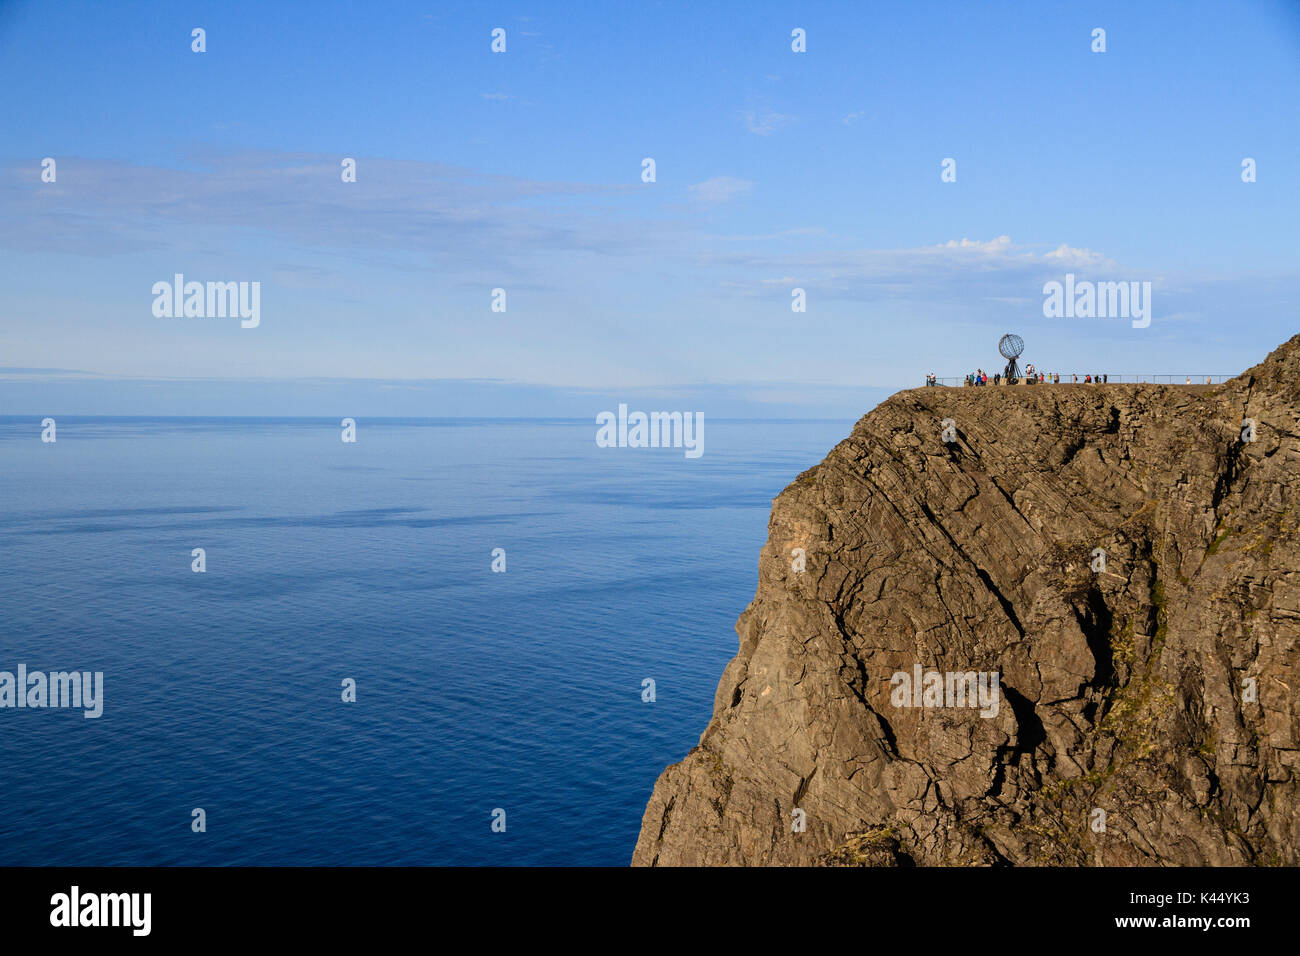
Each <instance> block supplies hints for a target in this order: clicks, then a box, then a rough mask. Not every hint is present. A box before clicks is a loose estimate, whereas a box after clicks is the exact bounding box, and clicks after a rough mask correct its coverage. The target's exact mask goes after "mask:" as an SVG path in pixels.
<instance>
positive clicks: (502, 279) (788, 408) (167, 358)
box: [0, 0, 1300, 418]
mask: <svg viewBox="0 0 1300 956" xmlns="http://www.w3.org/2000/svg"><path fill="white" fill-rule="evenodd" d="M196 28H202V29H203V30H204V31H205V37H204V39H205V44H206V49H205V51H204V52H195V51H194V50H193V49H192V44H193V43H194V40H193V37H192V31H193V30H194V29H196ZM495 29H501V30H504V31H505V34H504V36H505V51H504V52H494V51H493V49H492V44H493V36H492V34H493V30H495ZM1097 29H1102V30H1104V31H1105V52H1094V50H1093V46H1094V45H1095V43H1096V41H1095V39H1094V31H1095V30H1097ZM795 30H802V31H803V36H804V38H805V46H806V49H805V51H804V52H796V51H795V50H794V49H792V45H793V44H794V43H795V41H794V40H793V39H792V31H795ZM0 89H3V90H4V95H3V97H2V100H3V102H2V105H0V281H3V286H4V290H5V294H4V297H3V311H2V312H0V414H32V415H44V414H55V413H62V414H203V415H219V414H231V415H282V414H291V415H312V414H320V415H334V414H349V413H350V414H356V415H371V416H376V415H430V416H442V415H467V416H487V417H493V416H519V415H522V416H531V415H536V416H548V415H555V416H562V417H588V416H590V415H592V414H594V413H595V412H597V411H600V410H602V409H607V408H613V407H614V405H615V404H616V403H618V402H628V403H630V404H631V405H632V406H633V407H637V404H638V403H647V404H654V405H655V406H656V407H666V406H667V405H669V404H671V406H672V407H674V408H677V409H681V410H691V411H700V412H703V413H704V414H706V415H712V416H714V417H747V416H758V417H767V416H770V417H795V418H799V417H847V418H856V417H857V416H859V415H861V414H863V413H865V412H866V411H867V410H869V408H870V407H871V406H872V405H874V404H875V403H876V402H878V401H879V400H881V399H882V398H883V397H885V396H886V395H888V394H890V393H892V392H893V391H895V390H897V389H899V388H904V387H913V386H915V385H918V384H920V382H921V380H922V377H923V376H924V375H925V374H926V373H927V372H934V373H936V374H938V375H941V376H959V375H964V374H965V373H966V372H969V371H972V370H974V369H975V368H976V367H982V368H984V369H986V370H990V371H992V370H996V369H997V368H998V367H1000V363H1001V360H1000V359H999V358H998V355H997V350H996V345H997V340H998V338H999V336H1000V335H1001V334H1002V333H1004V332H1008V331H1014V332H1016V333H1018V334H1020V335H1021V336H1022V337H1023V338H1024V340H1025V343H1026V349H1025V358H1026V359H1028V360H1030V361H1033V362H1034V363H1035V364H1036V365H1037V366H1038V367H1039V368H1040V369H1044V370H1052V369H1059V370H1060V371H1063V372H1067V373H1068V372H1071V371H1077V372H1080V373H1083V372H1085V371H1092V372H1096V371H1106V372H1109V373H1110V374H1161V373H1163V374H1180V375H1181V374H1184V373H1188V374H1225V373H1226V374H1232V373H1236V372H1239V371H1241V370H1242V369H1244V368H1247V367H1249V366H1250V365H1253V364H1255V363H1257V362H1258V361H1260V360H1262V359H1263V357H1264V356H1265V355H1266V354H1267V353H1268V352H1269V351H1270V350H1271V349H1272V348H1274V347H1275V346H1276V345H1278V344H1279V343H1281V342H1282V341H1284V340H1285V339H1287V338H1289V337H1290V336H1291V335H1292V334H1294V333H1295V332H1296V331H1297V325H1298V323H1297V308H1296V303H1297V301H1300V296H1298V295H1297V293H1300V265H1298V264H1297V263H1300V257H1298V256H1297V253H1300V230H1298V228H1297V225H1296V224H1297V223H1300V122H1297V119H1298V118H1300V109H1298V107H1300V3H1297V2H1294V0H1286V2H1272V0H1258V2H1253V0H1252V2H1248V0H1243V2H1239V3H1203V2H1195V0H1190V2H1189V0H1182V2H1176V3H1175V2H1169V3H1164V2H1154V0H1152V2H1143V3H1140V4H1133V3H1130V2H1118V3H1071V2H1042V0H1037V2H1025V3H1009V2H1007V3H998V2H978V3H975V2H951V3H938V2H911V3H866V2H852V3H850V2H845V3H830V2H827V3H765V2H745V3H742V2H739V0H737V2H734V3H710V4H701V3H699V2H683V3H652V2H641V3H619V2H614V0H607V2H592V3H588V2H565V3H558V2H555V3H552V2H548V3H531V4H509V3H491V2H480V3H428V2H426V3H405V2H387V3H382V4H375V3H340V2H328V0H324V2H315V0H314V2H311V3H293V2H281V3H269V2H220V3H216V2H213V3H185V2H174V3H166V4H163V3H135V2H129V0H119V2H114V3H111V4H104V3H65V2H51V3H37V2H25V0H8V2H6V0H0ZM47 158H49V159H53V160H54V162H55V181H54V182H45V181H43V180H42V169H43V165H42V163H43V160H45V159H47ZM647 158H650V159H653V160H654V173H655V175H654V181H653V182H645V181H643V169H644V164H643V160H645V159H647ZM344 159H353V160H355V164H356V181H355V182H344V181H343V177H342V175H341V169H342V163H343V160H344ZM1246 159H1251V160H1254V169H1255V181H1253V182H1244V181H1243V165H1242V164H1243V161H1244V160H1246ZM945 160H952V161H953V163H952V164H950V165H951V168H952V169H953V170H954V171H955V181H944V176H943V173H944V161H945ZM949 178H951V177H949ZM178 273H180V274H182V275H184V277H185V280H186V281H198V282H208V281H214V282H218V281H219V282H229V281H234V282H249V283H252V282H257V283H259V284H260V285H259V289H260V310H259V320H260V321H259V323H258V325H257V326H256V327H255V328H243V327H242V326H241V323H240V321H239V320H238V319H237V318H236V319H231V318H228V317H227V318H213V317H203V318H200V317H160V316H158V315H155V311H154V304H155V295H154V293H153V291H152V289H153V287H154V284H155V283H157V282H160V281H168V282H170V281H171V280H172V278H173V276H174V275H176V274H178ZM1067 273H1069V274H1073V275H1074V276H1076V278H1077V279H1079V280H1086V281H1094V282H1102V281H1125V282H1138V283H1143V282H1150V283H1151V290H1152V291H1151V322H1150V325H1149V326H1147V327H1145V328H1135V327H1133V323H1132V322H1131V321H1130V320H1129V319H1128V318H1125V317H1096V318H1084V317H1070V318H1064V317H1050V318H1049V317H1047V316H1045V315H1044V311H1043V303H1044V298H1045V297H1044V292H1043V288H1044V284H1045V283H1047V282H1051V281H1064V278H1065V276H1066V274H1067ZM494 289H503V290H504V291H505V311H493V308H492V305H493V290H494ZM795 289H802V290H803V295H804V303H805V308H806V310H805V311H802V312H796V311H793V310H792V302H793V301H794V299H793V297H792V296H793V290H795ZM498 303H499V300H498Z"/></svg>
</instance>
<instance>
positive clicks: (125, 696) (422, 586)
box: [0, 417, 850, 865]
mask: <svg viewBox="0 0 1300 956" xmlns="http://www.w3.org/2000/svg"><path fill="white" fill-rule="evenodd" d="M849 430H850V423H848V422H838V423H827V422H818V423H790V422H735V421H731V422H728V421H708V422H707V428H706V435H705V453H704V455H703V457H701V458H699V459H696V460H689V459H687V458H685V456H684V455H683V453H682V450H681V449H676V450H674V449H608V448H598V447H596V444H595V425H594V424H593V423H592V422H587V421H583V422H568V421H564V422H561V421H540V420H531V421H471V420H383V421H380V420H365V419H361V420H359V421H358V440H357V442H356V443H355V444H345V443H343V442H342V441H340V438H339V433H340V429H339V422H338V420H337V419H333V420H329V421H324V420H301V419H299V420H272V419H266V420H262V419H108V418H99V419H88V418H59V419H58V433H57V439H58V440H57V442H55V443H53V444H46V443H42V442H41V440H40V422H39V419H36V418H26V417H24V418H21V419H19V418H12V417H8V418H0V671H10V672H13V671H15V670H16V669H17V665H18V664H19V663H25V664H26V665H27V667H28V669H29V670H33V671H34V670H43V671H55V670H74V669H75V670H88V671H102V672H103V673H104V704H103V708H104V709H103V716H102V717H100V718H99V719H97V720H88V719H85V718H84V717H83V715H82V712H81V711H80V710H53V709H45V710H32V709H23V710H17V709H10V708H6V709H0V783H2V785H3V789H2V794H3V796H2V797H0V865H14V864H19V865H29V864H51V865H53V864H61V865H119V864H144V865H150V864H152V865H212V864H250V865H271V864H282V865H289V864H293V865H389V864H408V865H425V864H458V865H478V864H484V865H512V864H532V865H549V864H569V865H623V864H626V863H627V862H628V860H629V859H630V856H631V853H632V848H633V846H634V844H635V842H636V837H637V833H638V830H639V827H640V821H641V814H642V811H643V810H644V807H645V802H646V799H647V797H648V796H649V793H650V789H651V787H652V786H653V784H654V781H655V779H656V777H657V776H658V774H659V772H660V771H661V770H662V769H663V767H664V766H665V765H666V764H668V763H670V762H673V761H676V760H679V759H680V758H681V757H682V756H683V755H684V754H685V753H686V751H687V750H688V749H689V748H690V747H691V746H692V745H694V744H695V743H696V742H697V740H698V738H699V734H700V732H701V731H702V730H703V729H704V726H705V724H706V723H707V721H708V718H709V714H710V712H711V709H712V700H713V692H714V690H715V688H716V686H717V682H718V678H719V676H720V675H721V672H722V668H723V667H724V666H725V664H726V662H727V661H728V660H729V659H730V658H731V657H732V655H733V654H734V653H735V651H736V647H737V641H736V636H735V632H734V630H733V625H734V622H735V619H736V617H737V615H738V614H739V613H740V612H741V611H742V610H743V609H744V607H745V605H746V604H747V603H748V602H749V600H750V599H751V598H752V597H753V593H754V587H755V583H756V578H757V571H756V568H757V559H758V549H759V547H760V546H761V544H762V543H763V541H764V540H765V538H766V530H767V517H768V511H769V508H770V505H771V499H772V497H773V496H774V495H775V494H777V493H778V492H779V491H780V490H781V489H782V488H783V487H785V485H787V484H788V483H789V482H790V481H792V480H793V479H794V477H795V476H796V475H797V474H798V473H799V472H800V471H802V470H803V469H805V468H807V467H810V466H811V465H814V464H816V463H817V462H818V461H820V460H821V459H822V458H823V457H824V456H825V454H826V453H827V452H828V451H829V450H830V449H831V447H832V446H833V445H834V444H835V443H836V442H838V441H839V440H841V439H842V438H844V437H845V436H846V435H847V434H848V432H849ZM200 547H201V548H204V549H205V551H206V561H207V570H206V572H205V573H203V574H196V573H193V572H192V571H191V570H190V564H191V560H192V559H191V556H190V554H191V549H193V548H200ZM494 548H503V549H505V552H506V562H507V563H506V568H507V570H506V572H505V573H493V572H492V571H491V563H492V551H493V549H494ZM647 677H648V678H651V679H653V680H654V681H655V682H656V696H657V699H656V700H655V702H653V703H644V702H643V701H642V699H641V693H642V680H643V679H644V678H647ZM344 678H353V679H355V680H356V683H357V702H356V703H354V704H345V703H343V702H342V701H341V699H340V698H341V681H342V680H343V679H344ZM196 807H201V808H203V809H204V811H205V813H206V818H207V832H206V833H194V832H192V831H191V810H192V809H193V808H196ZM496 808H501V809H504V810H505V811H506V831H505V832H504V833H493V832H492V829H491V821H492V812H493V810H494V809H496Z"/></svg>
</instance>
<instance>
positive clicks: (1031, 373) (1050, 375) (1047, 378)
mask: <svg viewBox="0 0 1300 956" xmlns="http://www.w3.org/2000/svg"><path fill="white" fill-rule="evenodd" d="M1024 378H1025V381H1026V382H1028V383H1030V384H1031V385H1032V384H1038V385H1060V384H1061V373H1060V372H1038V371H1035V369H1034V367H1033V365H1028V366H1026V367H1025V376H1024ZM1070 381H1071V382H1073V383H1075V384H1077V383H1078V381H1079V376H1078V375H1071V376H1070ZM1187 381H1188V384H1191V379H1188V380H1187ZM1206 381H1208V379H1207V380H1206ZM990 382H992V383H993V384H994V385H1001V384H1002V373H1001V372H997V373H994V375H993V378H992V379H990V378H989V376H988V373H987V372H985V371H984V369H982V368H980V369H976V370H975V371H974V372H971V373H970V374H968V375H967V376H966V378H965V380H964V381H963V382H962V384H963V385H988V384H989V383H990ZM1109 382H1110V375H1109V374H1106V373H1103V374H1101V375H1093V374H1091V373H1087V374H1085V375H1084V376H1083V383H1084V384H1085V385H1106V384H1108V383H1109ZM925 384H926V385H938V384H939V379H938V378H936V377H935V374H934V373H933V372H931V373H930V374H929V375H927V376H926V377H925Z"/></svg>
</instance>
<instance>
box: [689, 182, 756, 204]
mask: <svg viewBox="0 0 1300 956" xmlns="http://www.w3.org/2000/svg"><path fill="white" fill-rule="evenodd" d="M753 187H754V184H753V183H751V182H750V181H749V180H746V179H736V178H734V177H732V176H714V177H713V178H712V179H706V180H704V182H702V183H695V184H694V185H692V186H688V187H687V190H688V191H689V192H690V194H691V197H692V198H693V199H695V200H697V201H699V202H703V203H709V204H715V203H724V202H729V201H731V200H732V199H735V198H736V197H737V196H743V195H744V194H745V193H747V192H749V191H750V190H751V189H752V188H753Z"/></svg>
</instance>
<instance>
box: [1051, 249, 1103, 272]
mask: <svg viewBox="0 0 1300 956" xmlns="http://www.w3.org/2000/svg"><path fill="white" fill-rule="evenodd" d="M1043 259H1044V260H1045V261H1047V262H1052V263H1055V264H1056V265H1059V266H1069V267H1071V268H1088V267H1091V268H1094V269H1113V268H1114V267H1115V261H1114V260H1113V259H1108V258H1107V257H1106V256H1103V255H1102V254H1101V253H1100V252H1093V251H1092V250H1091V249H1075V248H1073V247H1072V246H1067V245H1066V244H1065V243H1061V244H1060V245H1059V246H1057V247H1056V248H1055V249H1053V250H1052V251H1051V252H1049V253H1047V254H1045V255H1044V256H1043Z"/></svg>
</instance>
